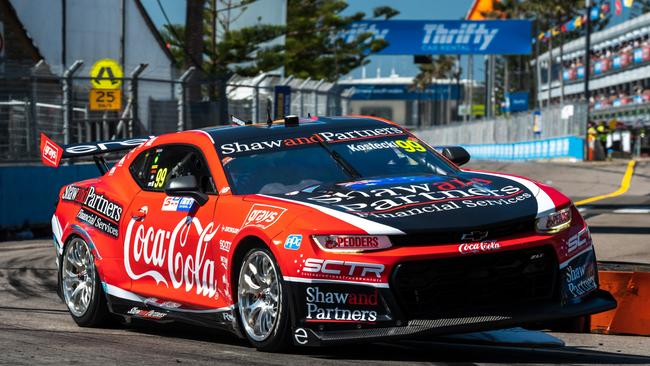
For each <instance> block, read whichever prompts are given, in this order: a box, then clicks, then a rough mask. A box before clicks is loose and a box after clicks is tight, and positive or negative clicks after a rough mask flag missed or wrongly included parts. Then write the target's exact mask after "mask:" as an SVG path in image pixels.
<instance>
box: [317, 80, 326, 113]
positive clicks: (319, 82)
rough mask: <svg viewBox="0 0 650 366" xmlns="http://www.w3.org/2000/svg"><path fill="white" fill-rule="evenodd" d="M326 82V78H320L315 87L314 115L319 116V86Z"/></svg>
mask: <svg viewBox="0 0 650 366" xmlns="http://www.w3.org/2000/svg"><path fill="white" fill-rule="evenodd" d="M324 82H325V80H323V79H320V80H319V81H318V84H316V86H315V87H314V116H318V88H320V87H321V85H323V83H324Z"/></svg>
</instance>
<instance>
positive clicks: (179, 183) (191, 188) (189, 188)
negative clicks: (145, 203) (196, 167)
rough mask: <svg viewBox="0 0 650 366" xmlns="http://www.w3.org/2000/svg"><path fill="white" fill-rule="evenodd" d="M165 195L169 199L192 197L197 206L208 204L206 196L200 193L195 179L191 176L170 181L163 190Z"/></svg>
mask: <svg viewBox="0 0 650 366" xmlns="http://www.w3.org/2000/svg"><path fill="white" fill-rule="evenodd" d="M165 194H166V195H168V196H170V197H192V198H193V199H194V201H196V203H198V204H199V206H203V205H205V203H206V202H208V195H207V194H205V193H203V192H202V191H201V189H200V188H199V184H198V183H197V181H196V177H195V176H193V175H186V176H183V177H176V178H172V179H170V180H169V182H168V183H167V187H166V188H165Z"/></svg>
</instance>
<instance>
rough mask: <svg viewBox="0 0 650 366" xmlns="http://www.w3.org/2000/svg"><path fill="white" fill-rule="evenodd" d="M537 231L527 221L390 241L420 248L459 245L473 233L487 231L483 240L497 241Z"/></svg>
mask: <svg viewBox="0 0 650 366" xmlns="http://www.w3.org/2000/svg"><path fill="white" fill-rule="evenodd" d="M534 229H535V220H534V219H527V220H523V221H518V222H512V223H506V224H498V225H491V226H485V227H476V228H470V229H463V230H445V231H441V232H427V233H422V234H408V235H391V236H390V240H391V242H392V243H393V245H394V246H418V245H431V244H446V243H458V242H461V241H462V238H463V234H465V233H468V232H472V231H487V237H485V238H483V239H481V240H496V239H501V238H504V237H507V236H510V235H516V234H521V233H526V232H531V231H533V230H534Z"/></svg>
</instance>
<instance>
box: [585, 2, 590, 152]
mask: <svg viewBox="0 0 650 366" xmlns="http://www.w3.org/2000/svg"><path fill="white" fill-rule="evenodd" d="M585 3H586V4H585V5H586V7H587V24H586V27H585V29H586V34H585V102H586V104H587V111H586V113H585V115H586V117H587V118H586V119H587V120H586V121H585V122H584V123H585V152H588V151H589V145H588V144H589V127H588V125H589V120H590V119H591V116H590V111H589V109H590V106H589V99H590V95H589V77H590V76H591V75H590V74H591V73H590V72H589V71H590V68H591V57H590V55H589V50H590V49H591V0H586V2H585ZM588 155H589V154H587V153H585V159H587V156H588Z"/></svg>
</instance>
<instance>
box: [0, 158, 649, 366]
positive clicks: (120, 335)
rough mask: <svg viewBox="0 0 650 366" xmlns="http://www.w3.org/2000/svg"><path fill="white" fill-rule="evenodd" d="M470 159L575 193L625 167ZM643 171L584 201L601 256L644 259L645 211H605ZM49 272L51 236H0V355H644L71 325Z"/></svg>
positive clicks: (642, 201)
mask: <svg viewBox="0 0 650 366" xmlns="http://www.w3.org/2000/svg"><path fill="white" fill-rule="evenodd" d="M473 167H476V168H478V167H480V168H484V169H489V170H500V171H506V172H511V173H518V174H521V175H529V176H531V177H533V178H535V179H538V180H541V181H544V182H546V183H549V184H552V185H555V186H557V187H558V188H560V189H561V190H563V191H565V192H566V193H567V194H569V196H571V197H572V198H574V199H576V200H577V199H578V198H580V197H587V196H589V195H598V194H606V193H609V192H612V191H615V190H616V189H617V188H618V184H619V181H620V177H621V176H622V174H623V173H622V172H623V171H624V163H621V162H619V163H618V164H617V163H611V164H609V165H607V164H602V165H598V166H594V165H592V166H588V167H584V166H583V165H576V164H570V165H564V164H534V163H526V164H521V163H520V164H501V163H481V164H474V165H473ZM595 168H597V169H595ZM580 169H583V170H580ZM576 172H579V174H576ZM649 173H650V165H648V164H647V163H642V164H640V165H639V166H638V167H637V170H636V172H635V177H634V178H633V180H632V186H631V188H630V190H629V191H628V192H627V193H626V194H624V195H622V196H621V197H618V200H611V199H608V200H610V201H607V202H600V203H599V204H600V206H599V207H590V208H588V209H587V210H586V211H585V215H586V216H587V217H590V216H589V215H590V213H589V212H591V215H592V216H591V217H590V218H589V221H590V224H592V226H593V227H594V228H596V227H601V228H605V229H604V230H601V231H600V232H598V229H596V230H595V233H594V236H595V237H596V242H597V246H598V247H597V251H598V254H599V258H600V259H603V257H605V258H614V259H617V258H618V259H621V258H623V259H624V258H625V257H626V256H632V257H633V258H635V259H636V261H639V258H641V260H643V261H645V262H646V263H650V258H648V260H646V259H645V258H646V257H649V256H650V240H649V239H650V233H648V232H645V231H644V230H639V229H644V228H645V229H647V228H648V227H650V225H648V221H647V220H648V217H650V215H649V214H643V213H632V214H630V213H628V214H618V213H615V212H614V211H615V210H617V209H618V210H620V209H621V208H625V207H628V208H629V207H630V205H636V206H635V207H637V208H638V207H641V206H643V205H646V204H648V203H650V202H646V201H650V196H649V195H648V194H649V193H650V174H649ZM590 176H591V180H590V179H589V177H590ZM585 193H589V194H585ZM611 205H613V206H611ZM624 212H629V211H624ZM633 212H637V211H633ZM592 222H593V223H592ZM613 229H615V230H613ZM592 231H594V230H593V229H592ZM612 231H613V232H612ZM620 239H623V240H624V241H623V243H626V245H621V241H620ZM629 243H632V244H631V245H630V244H629ZM629 246H631V247H632V248H631V249H630V248H628V247H629ZM635 252H638V253H637V254H636V255H635V254H634V253H635ZM55 274H56V269H55V264H54V248H53V246H52V244H51V241H50V240H33V241H23V242H5V243H0V364H7V365H23V364H24V365H27V364H29V365H33V364H57V365H60V364H81V365H86V364H97V365H99V364H101V365H107V364H108V365H111V364H121V365H131V364H147V365H154V364H155V365H167V364H228V365H283V366H287V365H306V364H309V365H347V364H364V365H368V364H435V365H445V364H452V363H453V364H464V365H474V364H515V363H520V364H650V337H634V336H607V335H595V334H568V333H551V334H552V335H553V336H555V337H558V338H560V339H562V340H563V341H564V342H565V344H566V345H565V346H564V347H534V348H533V347H530V346H520V347H513V346H497V345H493V344H468V343H459V342H455V343H450V342H449V341H446V340H442V339H425V340H418V341H399V342H391V343H376V344H366V345H355V346H339V347H336V348H323V349H297V350H294V351H291V353H288V354H268V353H261V352H257V351H256V350H255V349H254V348H252V347H250V346H249V345H248V344H247V343H246V342H244V341H241V340H239V339H237V338H236V337H234V336H232V335H230V334H228V333H222V332H218V331H214V330H209V329H203V328H197V327H188V326H183V325H173V324H172V325H169V324H167V325H162V324H155V323H149V322H135V323H132V324H130V325H121V324H116V325H115V326H114V327H111V328H104V329H91V328H80V327H78V326H77V325H76V324H75V323H74V322H73V320H72V318H71V317H70V315H69V314H68V312H67V310H66V307H65V305H64V304H62V303H61V301H60V300H59V299H58V297H57V296H56V293H55V287H56V276H55Z"/></svg>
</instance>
